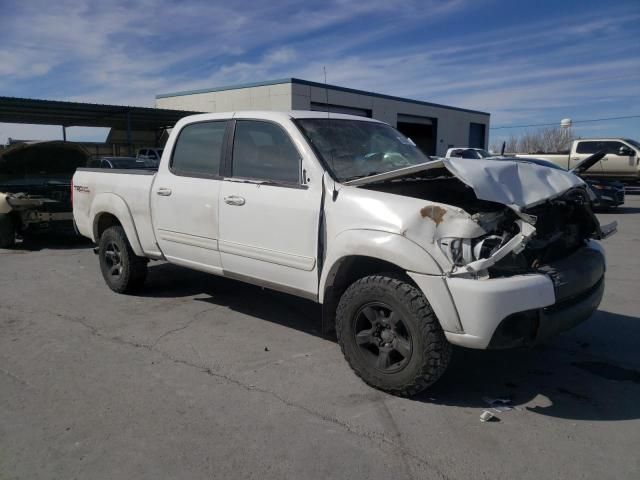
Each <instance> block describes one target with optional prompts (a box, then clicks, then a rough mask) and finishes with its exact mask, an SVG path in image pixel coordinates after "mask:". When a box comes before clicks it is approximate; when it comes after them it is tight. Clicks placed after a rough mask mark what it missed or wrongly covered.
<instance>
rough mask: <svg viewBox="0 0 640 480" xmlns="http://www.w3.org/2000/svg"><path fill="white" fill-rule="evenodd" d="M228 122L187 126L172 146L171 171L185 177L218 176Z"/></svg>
mask: <svg viewBox="0 0 640 480" xmlns="http://www.w3.org/2000/svg"><path fill="white" fill-rule="evenodd" d="M227 123H228V122H227V121H213V122H200V123H192V124H190V125H187V126H186V127H184V128H183V129H182V130H181V131H180V134H179V135H178V139H177V140H176V145H175V147H174V149H173V156H172V158H171V171H172V172H173V173H175V174H177V175H185V176H207V177H209V176H218V175H219V174H220V160H221V158H222V147H223V145H224V138H225V131H226V128H227Z"/></svg>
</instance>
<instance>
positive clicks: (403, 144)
mask: <svg viewBox="0 0 640 480" xmlns="http://www.w3.org/2000/svg"><path fill="white" fill-rule="evenodd" d="M297 123H298V125H299V126H300V128H301V130H302V131H303V133H304V134H305V135H306V137H307V139H308V140H309V142H311V144H312V145H313V146H314V147H315V148H316V150H317V151H318V153H319V154H320V155H321V156H322V160H324V162H325V164H326V165H327V166H328V168H329V169H330V170H331V173H332V174H333V175H334V176H335V177H336V178H337V179H338V180H339V181H341V182H346V181H349V180H353V179H355V178H360V177H368V176H370V175H375V174H378V173H386V172H390V171H392V170H397V169H399V168H403V167H409V166H412V165H418V164H420V163H425V162H428V161H430V159H429V157H427V156H426V155H425V154H424V153H422V151H420V149H419V148H418V147H416V145H415V144H414V143H413V142H412V141H411V140H409V139H408V138H406V137H405V136H404V135H402V134H401V133H400V132H398V131H397V130H396V129H394V128H392V127H390V126H389V125H387V124H384V123H377V122H367V121H361V120H344V119H334V118H305V119H300V120H298V122H297Z"/></svg>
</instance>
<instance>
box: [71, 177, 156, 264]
mask: <svg viewBox="0 0 640 480" xmlns="http://www.w3.org/2000/svg"><path fill="white" fill-rule="evenodd" d="M154 178H155V172H153V171H147V170H117V169H97V168H95V169H92V168H79V169H78V170H77V171H76V174H75V175H74V176H73V217H74V220H75V222H76V226H77V228H78V231H79V232H80V234H82V235H83V236H85V237H88V238H90V239H91V240H93V241H94V242H97V241H98V238H97V237H98V234H99V231H100V230H101V229H102V227H103V226H104V225H106V224H108V223H109V222H111V221H112V220H113V217H115V218H116V219H117V220H118V223H120V224H121V225H122V227H123V228H124V230H125V232H126V234H127V237H128V239H129V241H130V243H131V247H132V248H133V250H134V252H135V253H136V255H139V256H150V257H160V256H161V253H160V252H159V249H158V246H157V244H156V240H155V235H154V233H153V227H152V223H151V210H150V202H149V195H150V192H151V186H152V184H153V180H154Z"/></svg>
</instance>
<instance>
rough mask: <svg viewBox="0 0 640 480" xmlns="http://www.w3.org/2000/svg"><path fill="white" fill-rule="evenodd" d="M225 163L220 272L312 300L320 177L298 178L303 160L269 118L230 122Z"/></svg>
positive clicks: (284, 132)
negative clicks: (230, 145)
mask: <svg viewBox="0 0 640 480" xmlns="http://www.w3.org/2000/svg"><path fill="white" fill-rule="evenodd" d="M230 160H231V165H230V167H231V168H230V175H229V176H228V177H227V178H225V179H224V181H223V182H222V185H221V188H220V201H219V205H220V241H219V248H220V255H221V260H222V267H223V269H224V273H225V275H229V276H231V277H236V278H240V279H242V280H246V281H250V282H253V283H257V284H262V285H264V286H268V287H272V288H276V289H279V290H284V291H291V292H292V293H296V294H299V295H303V296H307V297H312V298H314V297H315V296H316V294H317V289H318V273H317V268H318V265H317V258H316V256H317V246H318V220H319V213H320V202H321V189H322V184H321V178H316V179H314V180H315V181H314V182H306V181H305V180H303V179H302V175H301V172H302V171H303V168H304V166H303V163H304V161H305V160H304V159H303V158H302V156H301V155H300V153H299V152H298V150H297V149H296V147H295V146H294V144H293V142H292V141H291V138H290V137H289V134H288V133H287V132H286V131H285V130H284V129H283V128H282V127H281V126H279V125H277V124H275V123H272V122H268V121H261V120H237V121H236V122H235V132H234V135H233V148H232V156H231V159H230Z"/></svg>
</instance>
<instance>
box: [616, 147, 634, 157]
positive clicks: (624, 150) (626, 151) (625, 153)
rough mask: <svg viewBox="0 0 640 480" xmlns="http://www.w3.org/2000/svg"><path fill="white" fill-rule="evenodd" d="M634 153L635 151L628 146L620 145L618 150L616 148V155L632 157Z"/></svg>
mask: <svg viewBox="0 0 640 480" xmlns="http://www.w3.org/2000/svg"><path fill="white" fill-rule="evenodd" d="M635 154H636V152H634V151H633V150H631V149H630V148H629V147H620V150H618V155H619V156H621V157H633V156H635Z"/></svg>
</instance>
